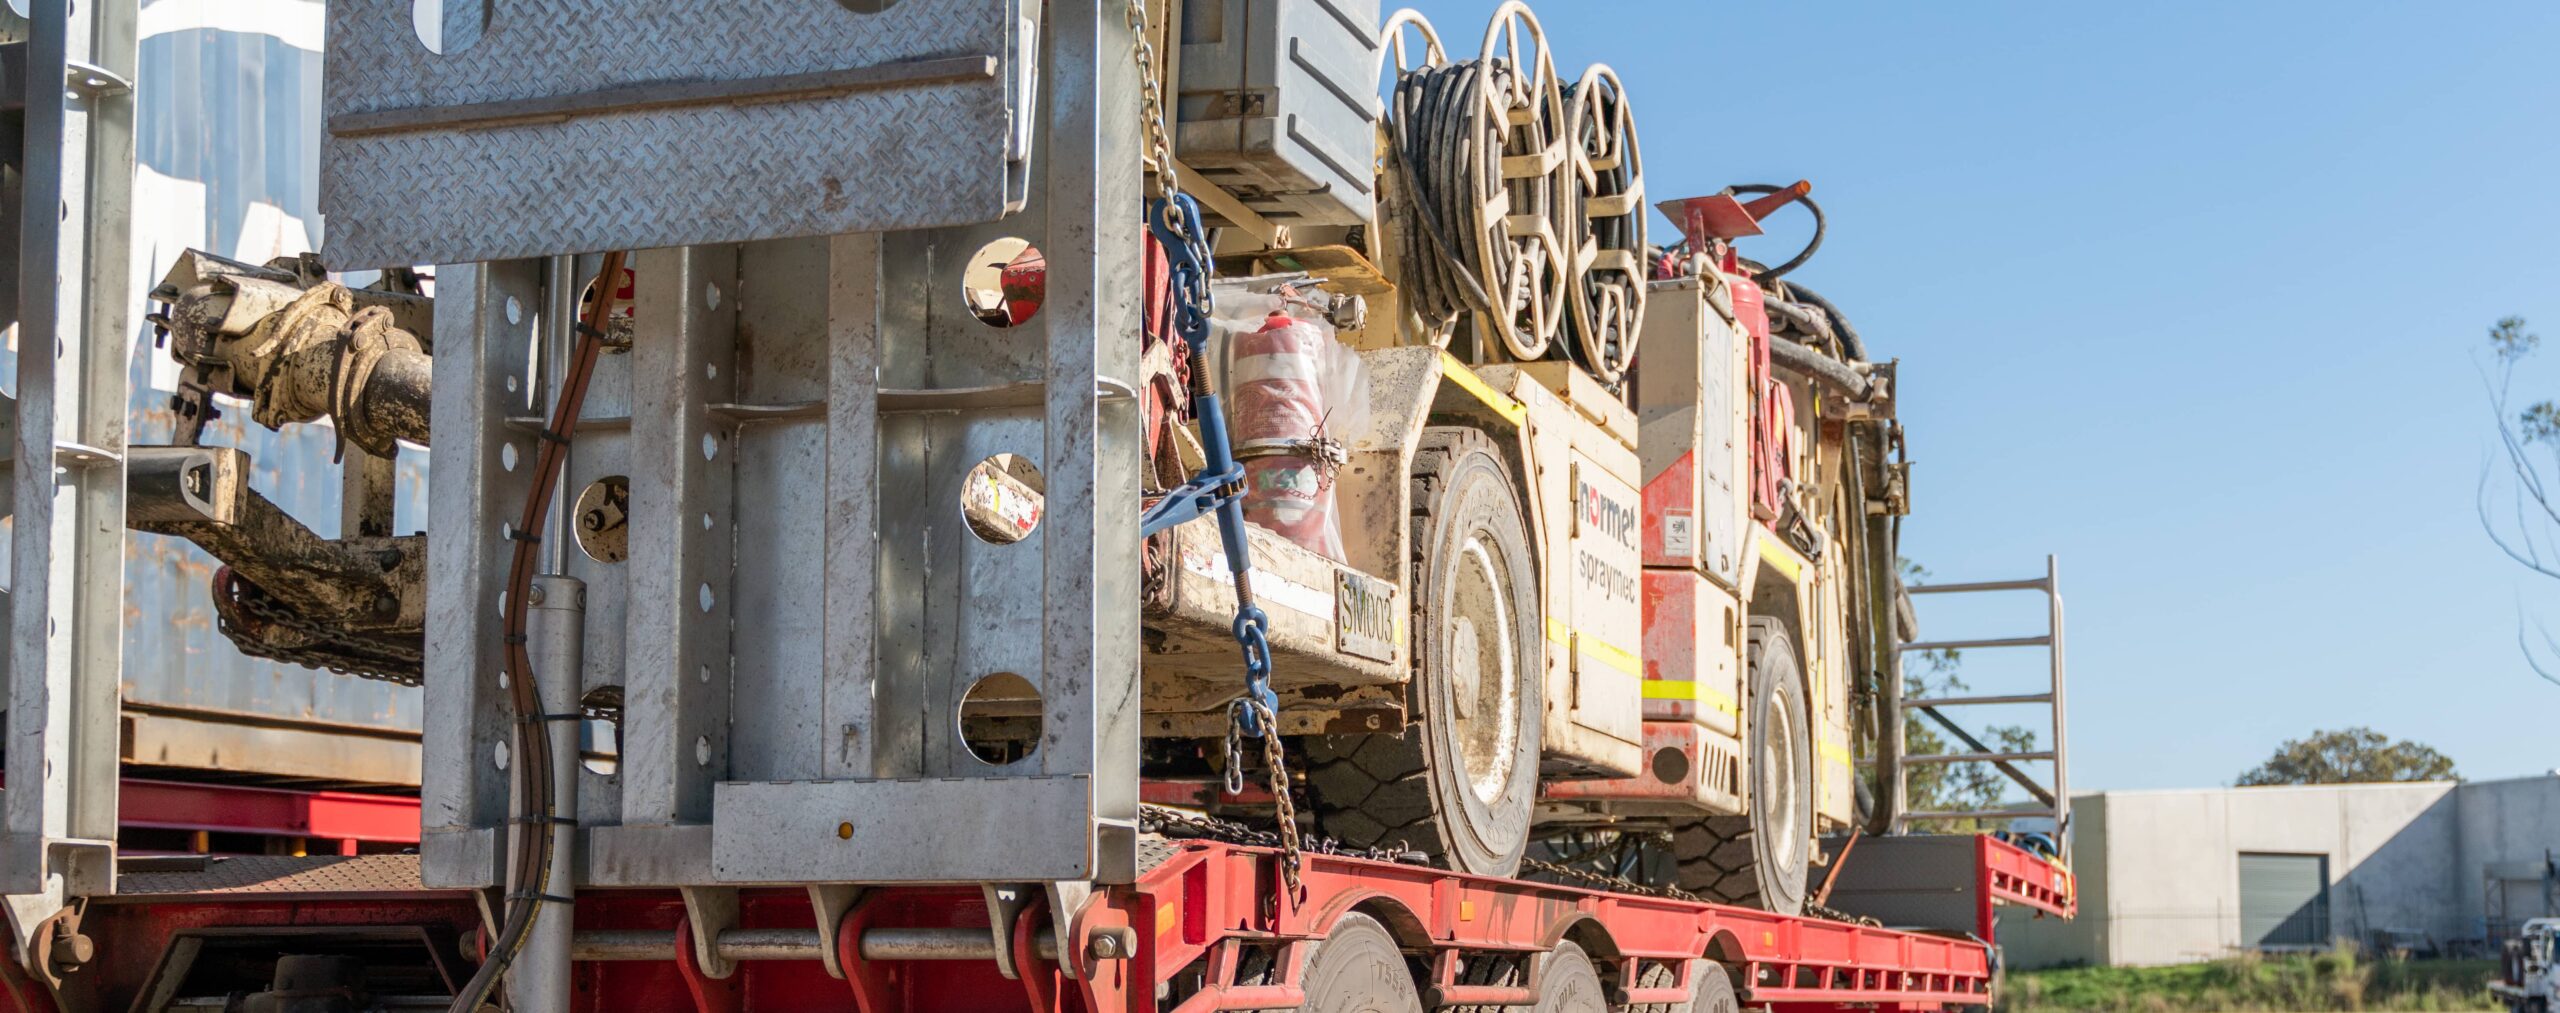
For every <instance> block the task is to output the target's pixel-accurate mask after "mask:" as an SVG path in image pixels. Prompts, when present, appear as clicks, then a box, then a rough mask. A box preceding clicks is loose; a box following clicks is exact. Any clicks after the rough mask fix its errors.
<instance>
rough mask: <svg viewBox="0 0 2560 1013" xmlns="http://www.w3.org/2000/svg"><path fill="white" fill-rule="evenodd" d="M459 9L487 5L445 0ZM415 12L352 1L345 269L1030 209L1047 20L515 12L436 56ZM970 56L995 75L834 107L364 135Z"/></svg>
mask: <svg viewBox="0 0 2560 1013" xmlns="http://www.w3.org/2000/svg"><path fill="white" fill-rule="evenodd" d="M446 2H447V3H448V4H463V3H471V2H473V0H446ZM412 3H413V0H332V2H331V3H330V4H329V34H328V38H329V51H328V64H327V90H326V100H325V101H326V111H327V115H328V117H329V121H330V124H331V130H330V134H329V136H328V138H327V140H326V142H325V144H324V146H323V148H322V151H321V160H320V208H321V211H322V212H323V213H324V214H325V215H327V216H328V217H327V220H328V238H327V243H326V250H325V252H326V254H327V257H328V260H329V263H330V265H331V266H333V267H336V268H339V269H352V268H358V267H371V266H381V265H388V264H426V263H460V262H468V261H482V260H500V259H508V258H516V257H529V256H537V255H542V254H553V253H567V252H585V251H598V250H609V249H624V248H648V247H664V246H680V245H697V244H706V243H726V242H745V241H750V240H757V239H770V238H779V237H785V236H805V235H825V234H836V233H846V232H869V231H886V230H895V229H913V228H925V227H936V226H947V225H959V224H968V223H972V222H982V221H990V220H993V219H995V218H998V217H1001V216H1003V215H1004V214H1005V213H1007V212H1008V211H1011V210H1014V209H1016V208H1018V207H1019V206H1020V202H1021V200H1022V187H1023V185H1024V180H1025V178H1026V174H1025V171H1024V168H1025V164H1026V162H1027V151H1026V150H1025V149H1027V147H1028V144H1027V143H1026V142H1024V141H1022V140H1021V139H1020V136H1019V134H1018V133H1017V127H1018V124H1020V123H1022V122H1024V121H1023V120H1022V118H1021V117H1020V116H1018V115H1017V111H1018V110H1019V109H1020V108H1021V107H1022V106H1023V104H1024V103H1025V102H1026V101H1028V100H1029V98H1030V88H1029V85H1028V84H1027V83H1026V82H1028V81H1030V80H1031V79H1032V78H1031V76H1030V75H1031V70H1032V68H1031V63H1032V61H1030V60H1029V59H1027V58H1025V57H1023V56H1022V55H1021V54H1022V53H1024V52H1028V51H1033V50H1031V49H1030V46H1031V44H1032V43H1033V42H1034V39H1033V35H1034V33H1035V30H1036V29H1035V26H1036V25H1037V24H1038V22H1039V0H897V2H895V3H893V4H892V5H891V6H889V8H888V9H887V10H885V11H880V12H877V13H858V12H855V11H852V10H849V9H847V8H846V7H844V6H842V5H841V4H838V3H837V2H836V0H723V2H720V3H700V2H698V0H510V2H508V3H502V4H495V5H493V13H492V16H491V18H490V20H489V22H488V25H487V27H486V29H484V30H483V31H482V33H481V36H480V38H479V39H478V41H477V43H476V44H474V45H471V46H470V47H468V48H467V49H463V50H462V51H460V52H457V53H449V54H445V55H438V54H436V53H433V52H430V51H428V49H427V48H426V46H425V45H424V44H423V43H421V42H420V41H419V40H418V37H417V35H416V33H415V31H414V30H413V29H412V27H411V16H412ZM954 57H983V58H987V59H989V60H991V61H992V62H993V65H994V73H993V74H992V75H989V76H985V77H983V78H981V77H977V76H975V75H968V76H964V77H960V78H956V79H955V78H953V77H950V76H947V75H946V76H940V77H929V78H924V79H921V80H913V81H907V82H903V83H887V84H882V85H878V86H875V87H870V88H866V89H860V90H851V91H845V92H841V93H835V94H826V95H821V96H816V97H807V96H803V97H780V98H767V99H756V98H748V99H744V100H733V101H703V102H698V103H696V104H691V105H684V106H678V107H674V108H648V109H640V110H626V111H615V110H614V109H612V108H610V107H607V108H602V109H590V110H584V111H577V112H570V113H566V114H562V115H560V116H559V117H557V118H555V119H551V120H547V121H538V122H509V123H498V124H494V125H479V126H476V127H475V126H471V125H467V124H466V125H463V126H451V125H428V124H420V125H418V126H417V127H416V128H415V129H395V130H390V131H380V130H376V131H374V132H362V133H358V132H354V131H352V130H349V129H348V124H349V123H351V122H353V121H352V120H350V119H349V118H350V117H360V118H365V119H369V120H373V121H375V122H377V123H378V122H379V121H380V120H381V119H383V118H384V116H385V114H389V115H390V116H391V117H392V118H394V119H396V118H398V116H399V115H400V114H406V113H417V114H421V115H424V114H428V113H432V112H435V111H439V110H452V109H454V108H456V107H462V106H475V107H487V108H490V109H495V110H507V109H517V110H522V109H526V108H535V107H536V106H537V104H539V103H545V102H567V103H569V104H571V105H578V104H579V103H581V102H582V101H584V102H587V104H590V105H592V104H594V103H593V102H592V101H590V100H593V99H594V97H595V96H598V95H600V94H616V95H627V94H628V90H629V89H633V88H635V87H646V86H652V85H655V86H664V87H669V88H673V87H675V86H700V85H705V84H709V85H712V86H715V88H716V87H727V88H729V89H731V90H732V91H735V92H741V93H749V94H751V93H753V92H754V91H755V90H756V89H758V88H759V87H761V86H762V84H763V83H768V82H777V81H780V80H782V79H786V78H789V77H791V76H793V75H810V74H825V73H831V72H842V71H854V70H864V69H875V68H876V69H882V70H885V71H888V72H890V76H893V77H894V76H895V71H896V69H897V68H898V67H900V66H901V65H911V64H919V63H924V62H927V61H936V60H943V61H948V60H949V59H950V58H954Z"/></svg>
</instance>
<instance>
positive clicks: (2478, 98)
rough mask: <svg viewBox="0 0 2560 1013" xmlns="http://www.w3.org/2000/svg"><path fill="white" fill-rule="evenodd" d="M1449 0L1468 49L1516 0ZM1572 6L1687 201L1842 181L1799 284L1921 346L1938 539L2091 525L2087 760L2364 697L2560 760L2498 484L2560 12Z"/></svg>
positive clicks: (2505, 750) (1996, 624)
mask: <svg viewBox="0 0 2560 1013" xmlns="http://www.w3.org/2000/svg"><path fill="white" fill-rule="evenodd" d="M1419 6H1420V7H1421V9H1422V10H1423V11H1424V12H1425V13H1426V14H1428V15H1429V16H1430V17H1431V18H1432V20H1433V21H1434V22H1435V23H1437V24H1438V25H1439V27H1440V29H1441V32H1442V34H1443V36H1444V37H1445V38H1446V39H1447V40H1448V42H1449V44H1450V47H1451V49H1452V50H1453V51H1454V52H1455V53H1456V54H1457V55H1459V56H1461V57H1463V56H1465V55H1468V54H1471V53H1472V52H1473V51H1474V49H1475V47H1476V41H1475V40H1476V39H1477V37H1478V36H1480V35H1481V34H1482V30H1483V28H1482V26H1483V24H1484V19H1485V17H1486V16H1487V15H1488V14H1489V13H1490V12H1491V10H1492V8H1493V7H1494V6H1495V4H1494V3H1492V2H1490V0H1475V2H1463V3H1461V2H1435V3H1424V4H1420V5H1419ZM1539 8H1540V13H1541V14H1542V16H1543V17H1544V19H1545V22H1546V27H1547V31H1548V34H1549V35H1550V37H1551V38H1552V39H1553V41H1554V44H1555V48H1556V54H1557V60H1558V63H1559V69H1560V72H1562V73H1564V74H1566V75H1568V76H1570V75H1573V74H1578V73H1579V72H1580V69H1581V68H1582V67H1583V66H1584V65H1586V64H1588V63H1590V62H1593V61H1602V62H1607V63H1609V64H1611V65H1612V66H1614V67H1615V68H1616V69H1617V70H1618V72H1619V73H1620V75H1621V76H1623V77H1624V78H1625V80H1626V82H1627V85H1628V88H1629V90H1630V91H1631V92H1632V93H1633V95H1634V97H1635V102H1636V112H1637V117H1638V125H1639V129H1640V133H1641V137H1642V142H1643V151H1644V156H1645V167H1646V170H1647V172H1646V185H1647V189H1648V191H1649V193H1650V195H1651V196H1653V197H1654V198H1656V199H1659V198H1663V197H1672V196H1683V195H1688V194H1696V193H1706V192H1711V191H1713V190H1715V189H1717V188H1719V187H1722V186H1724V185H1727V184H1731V183H1742V182H1772V183H1783V182H1789V181H1792V180H1795V179H1797V178H1800V177H1801V178H1807V179H1811V180H1812V181H1813V182H1814V185H1815V189H1814V195H1815V197H1816V198H1817V199H1819V200H1820V201H1821V202H1822V204H1823V207H1824V209H1825V210H1826V211H1827V212H1828V213H1829V215H1830V219H1831V229H1830V235H1829V238H1828V239H1827V240H1826V242H1825V244H1824V246H1823V249H1822V252H1821V254H1820V255H1819V256H1817V257H1816V258H1815V260H1814V261H1813V262H1812V263H1811V264H1810V265H1808V266H1807V267H1805V268H1804V269H1803V270H1801V271H1799V272H1797V274H1796V275H1794V276H1793V277H1794V278H1795V280H1800V281H1803V282H1805V283H1806V284H1808V285H1811V286H1813V287H1814V288H1816V289H1818V290H1819V291H1821V292H1822V293H1824V294H1825V295H1827V296H1829V297H1830V298H1831V299H1832V300H1833V301H1834V302H1837V303H1839V304H1840V306H1841V308H1842V309H1843V310H1844V311H1846V312H1847V313H1848V314H1849V315H1850V316H1851V318H1852V319H1853V320H1855V321H1856V322H1857V324H1858V327H1859V329H1860V331H1861V332H1862V333H1864V334H1865V336H1866V338H1867V342H1868V345H1869V348H1870V350H1871V351H1873V352H1874V353H1875V354H1877V355H1880V356H1894V357H1899V358H1901V359H1902V360H1903V366H1902V374H1901V375H1902V402H1901V405H1902V407H1901V413H1902V418H1903V420H1904V422H1905V424H1906V426H1907V427H1908V428H1909V431H1910V438H1911V445H1912V457H1913V460H1914V461H1915V462H1916V463H1915V465H1914V468H1915V476H1914V480H1913V481H1914V487H1915V488H1914V502H1915V513H1914V516H1913V517H1912V518H1911V519H1910V521H1909V522H1908V525H1907V526H1906V528H1905V529H1904V542H1903V545H1904V550H1905V552H1906V553H1907V554H1908V555H1910V556H1912V557H1914V558H1915V559H1917V560H1919V561H1920V562H1922V563H1923V564H1925V565H1927V566H1928V567H1929V568H1931V569H1932V570H1933V571H1935V572H1936V573H1937V574H1938V576H1940V577H1941V578H1945V579H1960V578H1975V577H2007V576H2023V575H2027V574H2030V573H2033V572H2036V571H2038V570H2040V569H2041V567H2042V564H2043V558H2044V555H2045V554H2046V553H2048V552H2051V553H2055V554H2057V555H2058V556H2059V557H2060V559H2061V565H2062V568H2063V584H2064V588H2065V591H2066V593H2067V595H2068V598H2069V604H2070V622H2069V627H2068V631H2069V637H2070V666H2071V676H2072V678H2071V698H2070V699H2071V728H2070V736H2071V738H2070V746H2071V751H2072V761H2073V762H2072V771H2071V774H2072V784H2073V788H2074V790H2075V791H2077V790H2090V789H2107V788H2117V789H2130V788H2155V787H2182V786H2203V785H2218V784H2227V783H2229V782H2230V781H2231V780H2232V779H2233V778H2234V777H2236V776H2237V775H2238V774H2239V773H2240V772H2241V771H2242V770H2244V769H2246V768H2247V767H2249V766H2251V765H2254V764H2255V763H2257V762H2258V761H2260V760H2262V759H2264V758H2265V757H2266V756H2267V754H2268V753H2270V752H2271V751H2272V750H2273V749H2274V748H2275V747H2276V745H2277V744H2278V743H2279V742H2280V741H2282V740H2283V739H2286V738H2288V737H2294V736H2299V735H2301V734H2303V733H2305V732H2308V731H2310V730H2312V729H2315V728H2324V727H2337V726H2345V725H2359V724H2361V725H2370V726H2372V727H2374V728H2376V729H2377V730H2380V731H2383V732H2385V733H2388V734H2391V735H2394V736H2402V737H2408V738H2414V739H2417V740H2419V741H2422V742H2425V743H2428V744H2430V745H2433V746H2435V747H2437V748H2439V749H2442V750H2444V751H2445V752H2447V753H2449V754H2451V755H2452V756H2453V757H2454V759H2455V760H2456V761H2457V762H2458V764H2459V765H2460V769H2461V771H2462V773H2463V774H2464V775H2465V776H2467V777H2471V778H2475V779H2479V778H2495V777H2510V776H2520V775H2526V774H2536V773H2541V772H2543V771H2545V770H2548V769H2551V768H2553V767H2555V766H2560V745H2555V742H2560V736H2555V735H2554V734H2553V724H2554V718H2555V717H2560V686H2554V685H2551V684H2549V683H2546V682H2543V681H2541V680H2540V679H2539V678H2537V677H2536V676H2534V675H2533V673H2532V672H2531V671H2530V670H2529V669H2528V668H2527V667H2526V665H2525V664H2524V663H2523V661H2522V660H2521V659H2520V657H2519V655H2518V653H2517V646H2516V633H2517V617H2518V612H2519V609H2520V608H2521V609H2523V610H2525V611H2527V612H2528V613H2529V614H2539V615H2543V616H2548V617H2550V618H2551V619H2552V620H2553V621H2554V624H2555V625H2560V593H2554V592H2560V587H2552V586H2550V582H2548V581H2541V579H2540V578H2534V577H2530V576H2529V575H2526V574H2525V573H2524V572H2523V571H2521V570H2519V569H2517V568H2516V567H2514V566H2513V565H2512V564H2510V563H2508V562H2506V561H2505V560H2504V558H2503V557H2501V556H2500V555H2498V554H2497V552H2496V551H2495V550H2494V549H2493V548H2492V547H2491V546H2490V545H2489V544H2488V542H2487V540H2486V539H2485V537H2484V536H2483V535H2482V534H2481V532H2480V529H2479V525H2478V521H2477V519H2476V517H2475V515H2474V509H2473V504H2474V497H2475V489H2476V486H2477V483H2478V482H2479V479H2480V476H2481V473H2482V469H2483V468H2484V467H2485V466H2486V465H2487V464H2489V463H2490V457H2489V455H2490V453H2491V451H2492V450H2493V447H2494V443H2493V433H2492V428H2491V427H2492V419H2491V416H2490V414H2489V412H2488V409H2487V407H2486V405H2485V403H2484V399H2483V393H2482V388H2481V375H2480V372H2479V369H2480V362H2481V361H2482V356H2480V355H2479V354H2478V353H2479V351H2480V350H2481V349H2482V348H2483V347H2484V341H2483V334H2484V332H2485V330H2486V328H2487V326H2488V325H2489V323H2490V322H2491V321H2493V320H2495V319H2496V318H2498V317H2500V316H2502V315H2506V314H2510V313H2514V314H2522V315H2524V316H2526V317H2528V318H2530V319H2533V320H2536V321H2538V322H2540V323H2541V324H2543V325H2544V327H2543V328H2542V329H2543V330H2544V331H2545V332H2546V333H2549V334H2551V335H2552V336H2553V337H2554V339H2555V340H2560V290H2555V286H2554V281H2555V277H2554V270H2553V269H2554V266H2555V264H2554V252H2553V251H2554V241H2553V238H2552V237H2554V236H2555V235H2560V198H2555V197H2554V195H2553V191H2552V187H2553V181H2554V180H2555V178H2560V172H2555V170H2556V169H2560V129H2555V128H2560V115H2556V114H2560V75H2554V74H2552V73H2551V72H2550V71H2549V69H2548V68H2549V57H2550V54H2551V53H2552V52H2554V51H2555V50H2560V5H2554V4H2540V3H2471V4H2462V5H2450V6H2448V7H2445V8H2442V9H2428V8H2422V7H2411V6H2405V5H2384V4H2378V3H2376V4H2361V3H2261V4H2211V3H2170V4H2141V5H2133V4H2108V5H2098V4H2028V3H2010V4H1956V3H1922V4H1914V3H1873V4H1855V3H1789V4H1761V5H1752V6H1748V7H1744V6H1737V5H1732V4H1703V3H1694V2H1681V3H1671V2H1660V3H1624V2H1609V3H1560V2H1555V0H1550V2H1547V3H1544V4H1540V5H1539ZM1631 29H1634V30H1631ZM1666 231H1667V228H1666ZM1801 234H1802V233H1801V232H1800V231H1789V232H1784V233H1782V234H1779V235H1774V236H1772V237H1771V238H1770V239H1767V240H1763V241H1760V242H1761V244H1762V245H1760V246H1759V247H1758V252H1759V254H1760V255H1762V256H1766V257H1770V258H1776V257H1781V256H1784V255H1785V254H1786V253H1787V252H1789V251H1791V250H1792V249H1793V244H1794V242H1795V241H1796V240H1797V239H1798V238H1800V236H1801ZM2520 382H2521V383H2522V384H2523V387H2522V388H2521V390H2522V392H2523V393H2526V394H2532V393H2534V392H2536V391H2542V392H2548V393H2550V394H2553V395H2560V367H2554V368H2545V369H2540V370H2529V371H2527V372H2526V373H2525V374H2523V377H2522V380H2521V381H2520ZM2014 604H2015V605H2017V606H2031V605H2032V604H2033V603H2032V602H2017V603H2014ZM2037 621H2039V620H2038V618H2037V616H2036V614H2035V612H2034V611H2033V610H2032V608H2028V607H2017V608H2011V609H2008V610H2006V611H2003V612H2000V613H1999V614H1996V615H1995V614H1990V613H1983V614H1965V615H1957V614H1955V613H1954V612H1952V611H1937V612H1929V613H1924V623H1926V624H1927V625H1928V628H1927V629H1926V633H1928V634H1929V635H1931V636H1952V635H1958V634H1965V633H2013V632H2018V631H2019V630H2020V629H2022V628H2023V627H2025V626H2028V625H2031V624H2033V623H2034V622H2037ZM2016 667H2017V665H2015V664H2014V663H2013V665H2012V669H2003V668H2001V667H1999V666H1997V665H1995V664H1992V663H1990V662H1987V661H1986V662H1984V663H1983V664H1982V665H1981V666H1980V667H1979V669H1978V670H1977V673H1976V675H1975V677H1974V681H1975V682H1976V683H1977V688H1981V687H1983V686H1985V685H1997V684H2001V683H2002V682H2003V680H2005V679H2012V678H2017V677H2019V673H2018V671H2015V670H2013V669H2014V668H2016ZM1994 720H1997V718H1996V717H1995V718H1994Z"/></svg>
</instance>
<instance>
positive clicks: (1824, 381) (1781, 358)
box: [1769, 334, 1869, 401]
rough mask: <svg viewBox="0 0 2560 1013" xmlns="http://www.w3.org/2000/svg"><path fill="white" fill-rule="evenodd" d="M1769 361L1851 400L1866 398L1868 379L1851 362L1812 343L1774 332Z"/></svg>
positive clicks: (1770, 340)
mask: <svg viewBox="0 0 2560 1013" xmlns="http://www.w3.org/2000/svg"><path fill="white" fill-rule="evenodd" d="M1769 360H1770V361H1771V362H1774V363H1776V364H1778V365H1779V366H1783V367H1785V368H1787V369H1789V370H1792V371H1794V372H1796V373H1799V374H1802V375H1804V376H1806V377H1810V378H1811V379H1812V380H1813V381H1814V382H1815V383H1819V384H1821V385H1823V386H1825V387H1829V388H1831V389H1833V390H1836V391H1839V392H1840V393H1841V394H1842V395H1845V396H1846V397H1848V398H1849V399H1850V400H1852V401H1864V400H1866V399H1867V388H1868V387H1869V383H1868V380H1867V378H1866V377H1865V376H1863V375H1861V374H1860V373H1859V372H1858V371H1857V370H1854V369H1851V368H1849V366H1848V364H1846V363H1843V362H1841V361H1840V360H1838V359H1834V358H1832V357H1830V356H1828V355H1824V354H1822V353H1821V352H1818V351H1815V350H1814V349H1813V348H1812V347H1811V346H1808V345H1800V344H1797V343H1795V342H1793V341H1789V340H1787V339H1785V338H1781V337H1779V336H1777V335H1775V334H1772V335H1770V336H1769Z"/></svg>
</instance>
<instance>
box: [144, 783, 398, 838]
mask: <svg viewBox="0 0 2560 1013" xmlns="http://www.w3.org/2000/svg"><path fill="white" fill-rule="evenodd" d="M116 813H117V817H118V822H120V823H122V824H123V825H125V826H128V827H146V828H150V829H156V830H208V831H213V832H216V833H238V834H267V835H271V836H277V837H316V838H322V839H327V840H339V841H365V842H369V843H383V844H416V843H418V800H417V799H414V798H403V797H400V796H397V795H368V794H364V793H361V792H352V791H296V790H293V789H289V788H252V787H247V786H243V785H236V784H197V783H190V782H185V781H145V780H138V779H134V778H127V779H125V782H124V787H123V791H122V793H121V796H120V799H119V801H118V804H117V807H116Z"/></svg>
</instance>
